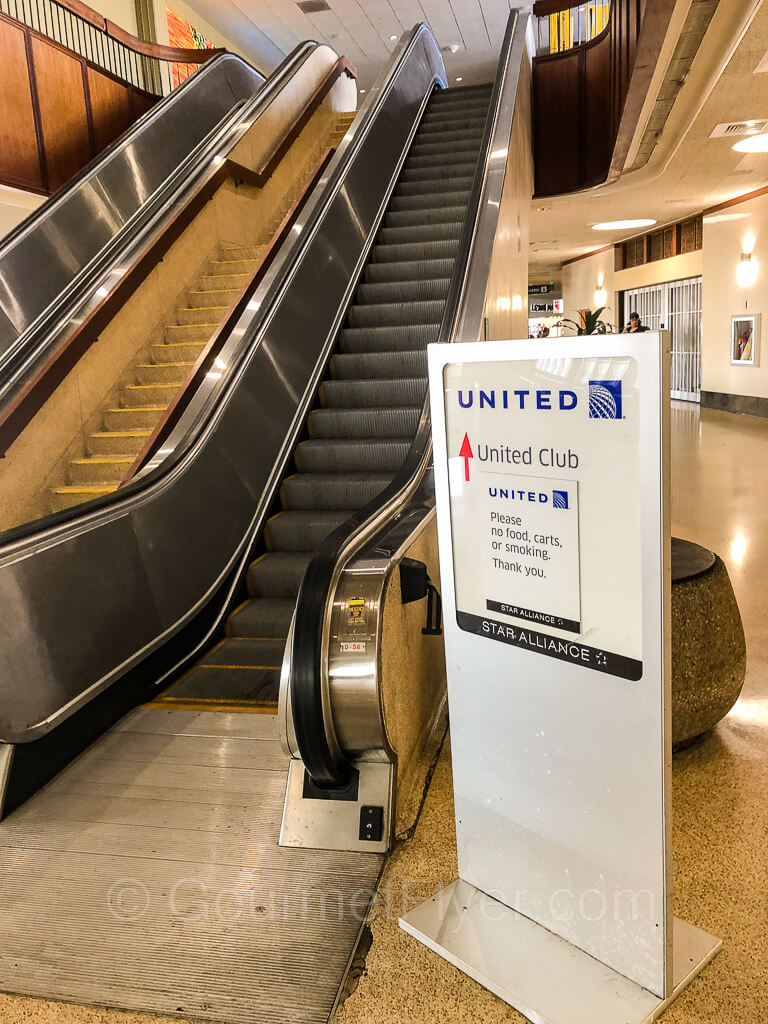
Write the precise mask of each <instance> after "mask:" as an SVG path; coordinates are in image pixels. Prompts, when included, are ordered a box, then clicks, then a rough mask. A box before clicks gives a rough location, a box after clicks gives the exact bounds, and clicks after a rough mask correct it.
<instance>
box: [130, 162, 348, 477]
mask: <svg viewBox="0 0 768 1024" xmlns="http://www.w3.org/2000/svg"><path fill="white" fill-rule="evenodd" d="M334 152H335V150H334V149H326V150H325V152H324V153H323V155H322V157H321V158H320V161H319V163H318V165H317V167H316V169H315V172H314V174H313V175H312V177H311V179H310V180H309V182H308V183H307V185H306V187H305V189H304V191H303V192H302V193H301V195H300V196H299V197H298V199H297V200H296V201H295V202H294V204H293V205H292V206H291V208H290V209H289V210H288V212H287V213H286V215H285V217H284V218H283V220H282V222H281V223H280V226H279V227H278V229H277V231H276V232H275V234H274V235H273V236H272V238H271V239H270V241H269V243H268V245H267V251H266V252H265V253H264V257H263V258H262V260H261V262H260V263H259V265H258V267H257V268H256V270H255V271H254V273H253V274H252V275H251V278H250V279H249V281H248V283H247V284H246V286H245V287H244V288H243V290H242V292H241V293H240V295H239V296H238V297H237V298H236V299H235V301H234V302H233V303H232V305H231V306H230V308H229V310H228V311H227V313H226V315H225V317H224V319H223V320H222V322H221V323H220V324H219V326H218V327H217V328H216V330H215V331H214V333H213V335H212V336H211V338H210V340H209V342H208V344H207V345H206V346H205V348H204V349H203V351H202V352H201V353H200V355H199V356H198V358H197V361H196V363H195V365H194V366H193V367H192V369H191V370H190V372H189V375H188V377H187V379H186V381H184V383H183V384H181V385H180V386H179V390H178V391H177V392H176V394H175V395H174V397H173V400H172V401H171V403H170V405H169V406H168V408H167V409H166V411H165V413H164V414H163V417H162V419H161V420H160V422H159V423H158V424H157V426H156V427H155V429H154V431H153V432H152V436H151V437H150V438H149V439H148V440H147V443H146V444H145V445H144V447H143V448H142V450H141V451H140V452H139V454H138V455H137V456H136V459H135V461H134V463H133V465H132V466H131V468H130V469H129V470H128V472H127V473H126V475H125V476H124V478H123V479H122V480H121V481H120V485H119V486H120V487H124V486H125V485H126V484H127V483H129V482H130V481H131V480H132V479H133V478H134V477H135V476H136V474H137V473H138V472H139V470H140V469H141V468H142V467H143V466H144V465H146V463H147V462H148V461H149V460H150V459H151V458H152V456H153V455H154V454H155V452H156V451H157V450H158V448H159V447H160V446H161V445H162V444H163V443H164V442H165V441H166V440H167V439H168V437H169V436H170V434H171V431H172V430H173V428H174V427H175V426H176V424H177V423H178V422H179V420H180V418H181V416H182V414H183V412H184V410H185V409H186V408H187V406H188V405H189V402H190V400H191V398H192V395H193V393H194V391H195V390H196V389H197V388H198V387H199V386H200V384H201V383H202V381H203V379H204V377H205V375H206V374H207V373H208V372H209V370H210V367H211V364H212V362H213V361H214V359H215V358H216V356H217V355H218V354H219V352H220V351H221V349H222V347H223V345H224V343H225V341H226V340H227V338H228V337H229V334H230V331H231V330H232V328H233V327H234V326H235V324H236V323H237V321H238V320H239V319H240V317H241V316H242V315H243V313H244V312H245V308H246V306H247V305H248V302H249V300H250V297H251V295H252V294H253V290H254V288H256V287H257V286H258V285H259V283H260V282H261V280H262V279H263V278H264V275H265V274H266V272H267V271H268V270H269V267H270V266H271V264H272V261H273V260H274V258H275V255H276V254H277V251H278V249H279V248H280V246H281V245H282V244H283V242H284V241H285V239H286V238H287V236H288V234H289V232H290V230H291V228H292V227H293V225H294V224H295V223H296V218H297V217H298V216H299V214H300V213H301V211H302V209H303V208H304V205H305V203H306V202H307V199H308V198H309V196H310V194H311V192H312V190H313V189H314V187H315V185H316V184H317V182H318V181H319V180H320V177H321V175H322V173H323V171H324V170H325V168H326V167H327V166H328V163H329V161H330V159H331V157H332V156H333V154H334Z"/></svg>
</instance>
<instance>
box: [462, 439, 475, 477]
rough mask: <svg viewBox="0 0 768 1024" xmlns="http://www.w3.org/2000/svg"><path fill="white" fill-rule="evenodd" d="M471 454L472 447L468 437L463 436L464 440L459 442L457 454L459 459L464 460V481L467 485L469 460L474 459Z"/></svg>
mask: <svg viewBox="0 0 768 1024" xmlns="http://www.w3.org/2000/svg"><path fill="white" fill-rule="evenodd" d="M474 457H475V456H474V455H473V454H472V445H471V444H470V443H469V436H468V435H467V434H465V435H464V440H463V441H462V442H461V451H460V452H459V458H461V459H464V479H465V480H466V481H467V483H469V460H470V459H474Z"/></svg>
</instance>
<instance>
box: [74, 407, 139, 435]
mask: <svg viewBox="0 0 768 1024" xmlns="http://www.w3.org/2000/svg"><path fill="white" fill-rule="evenodd" d="M144 408H145V409H146V408H147V406H144ZM120 411H121V412H122V411H123V410H122V409H121V410H120ZM151 433H152V431H151V430H150V429H149V427H147V428H145V429H142V428H138V429H136V430H97V431H96V432H95V433H93V434H89V435H88V436H89V437H112V438H118V437H149V435H150V434H151Z"/></svg>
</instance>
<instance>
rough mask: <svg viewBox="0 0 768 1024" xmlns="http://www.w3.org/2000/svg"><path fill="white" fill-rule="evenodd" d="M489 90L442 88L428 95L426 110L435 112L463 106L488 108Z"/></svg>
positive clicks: (459, 108) (457, 108) (458, 108)
mask: <svg viewBox="0 0 768 1024" xmlns="http://www.w3.org/2000/svg"><path fill="white" fill-rule="evenodd" d="M490 95H491V94H490V92H487V93H486V92H484V91H483V90H482V89H478V90H477V91H476V92H464V90H463V89H442V90H441V91H440V92H435V93H433V95H432V96H431V97H430V100H429V106H428V107H427V112H428V113H430V114H435V113H437V112H438V111H440V112H441V113H442V112H443V111H445V110H461V109H463V108H464V107H477V108H479V109H481V110H482V108H483V107H485V108H486V110H487V109H488V100H489V99H490Z"/></svg>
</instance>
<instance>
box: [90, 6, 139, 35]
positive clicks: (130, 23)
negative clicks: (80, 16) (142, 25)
mask: <svg viewBox="0 0 768 1024" xmlns="http://www.w3.org/2000/svg"><path fill="white" fill-rule="evenodd" d="M88 6H89V7H92V8H93V10H94V11H98V13H99V14H103V15H104V17H105V18H109V20H110V21H114V23H115V24H116V25H119V26H120V28H124V29H125V31H126V32H130V33H131V34H132V35H136V4H135V2H134V0H88Z"/></svg>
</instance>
